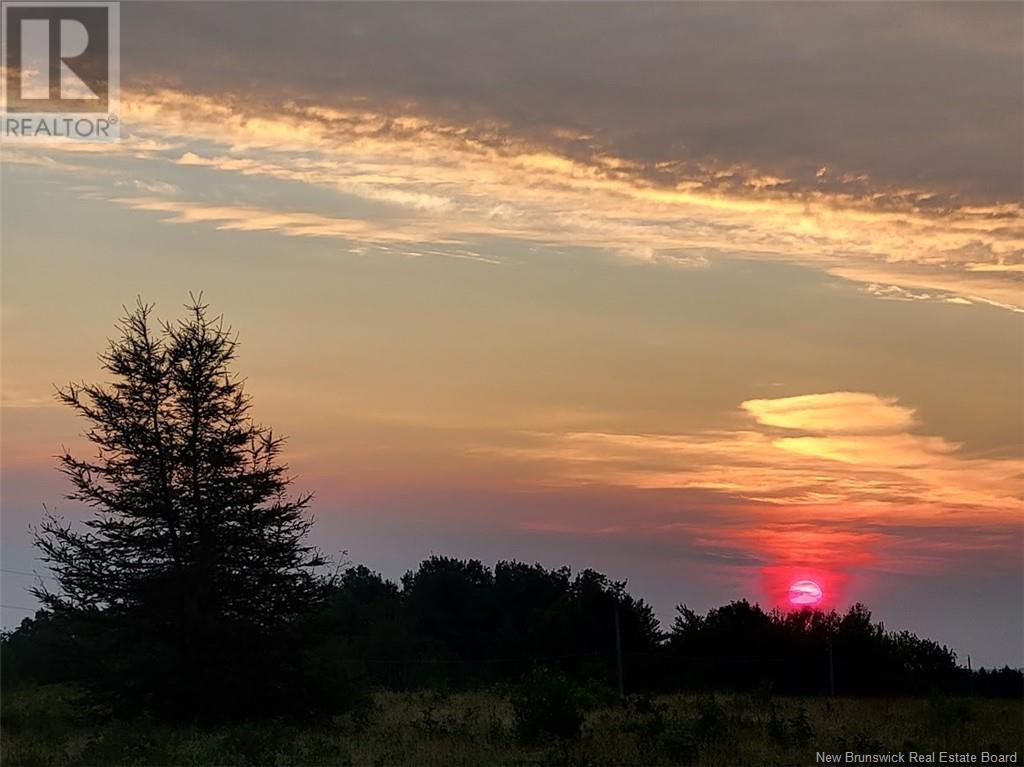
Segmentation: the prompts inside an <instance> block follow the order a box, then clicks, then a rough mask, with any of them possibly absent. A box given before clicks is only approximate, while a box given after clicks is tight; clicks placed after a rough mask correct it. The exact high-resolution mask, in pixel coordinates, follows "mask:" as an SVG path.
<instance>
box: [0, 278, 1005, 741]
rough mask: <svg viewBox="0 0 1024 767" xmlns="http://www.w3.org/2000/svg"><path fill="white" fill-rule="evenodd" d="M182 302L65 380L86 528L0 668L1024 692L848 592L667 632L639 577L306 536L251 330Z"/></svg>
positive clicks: (101, 683)
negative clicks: (379, 549) (837, 600)
mask: <svg viewBox="0 0 1024 767" xmlns="http://www.w3.org/2000/svg"><path fill="white" fill-rule="evenodd" d="M187 309H188V311H187V314H186V316H185V318H184V319H182V320H180V321H177V322H174V323H160V322H156V321H155V320H154V318H153V315H152V307H151V306H148V305H144V304H142V303H141V302H140V303H139V304H138V305H137V306H136V307H135V308H134V309H132V310H128V311H126V315H125V317H124V318H123V319H122V320H121V321H120V323H119V325H118V336H117V337H116V338H115V339H114V340H113V341H111V343H110V346H109V348H108V349H107V351H106V352H104V353H103V354H102V355H101V358H100V359H101V363H102V366H103V368H104V370H105V371H106V373H107V374H108V375H109V376H110V377H111V379H112V381H111V383H109V384H105V385H89V384H72V385H70V386H68V387H65V388H64V389H61V390H60V391H59V394H58V397H59V399H60V400H61V401H62V402H63V403H65V404H66V405H68V406H69V407H71V408H73V409H74V410H75V411H76V412H77V413H78V414H79V415H81V416H82V417H83V418H84V419H85V420H86V421H87V423H88V429H87V431H86V436H87V437H88V439H89V440H90V441H91V442H92V443H93V445H94V446H95V448H96V454H95V456H94V457H92V458H90V459H82V458H79V457H75V456H73V455H71V454H70V453H65V454H64V455H62V456H61V457H60V469H61V471H62V472H63V473H64V474H65V476H66V477H67V478H68V479H69V481H70V483H71V486H72V490H71V492H70V493H69V496H68V497H69V498H71V499H73V500H75V501H77V502H80V503H82V504H85V505H86V506H88V507H90V508H91V509H92V512H93V513H92V516H91V517H90V518H89V519H87V520H86V521H85V522H84V528H83V527H79V526H75V525H72V524H69V523H67V522H65V521H64V520H62V519H60V518H58V517H56V516H53V515H50V514H48V515H47V516H45V517H44V519H43V520H42V522H41V523H40V525H39V526H38V528H37V529H36V530H35V541H36V545H37V547H38V549H39V552H40V558H41V559H42V561H43V562H44V563H46V565H47V566H48V567H49V568H50V570H51V572H52V574H53V578H54V579H55V581H56V583H57V584H58V588H57V589H55V590H52V591H51V590H50V589H48V588H46V587H44V586H42V585H41V586H39V587H37V588H36V589H34V593H35V595H36V596H37V598H38V599H39V600H40V601H41V603H42V604H43V609H41V610H40V611H39V612H37V613H36V614H35V616H34V617H32V618H27V619H25V620H24V621H23V622H22V624H21V625H20V626H19V627H18V628H17V629H16V630H14V631H13V632H8V633H5V634H4V635H3V638H2V647H0V652H2V662H3V669H2V679H3V684H4V686H5V687H11V686H17V685H24V684H46V683H53V682H70V683H74V684H76V685H77V686H79V687H80V688H81V689H83V690H84V691H86V693H87V695H88V696H90V698H91V700H92V701H93V702H94V703H95V704H96V705H98V706H101V707H104V708H105V709H108V710H111V711H113V712H115V713H116V714H118V715H121V716H134V715H138V714H142V713H146V714H149V715H152V716H155V717H158V718H164V719H168V720H204V721H213V720H232V719H240V718H253V717H265V716H277V715H285V716H297V717H308V716H316V715H326V714H331V713H337V712H341V711H346V710H353V709H356V708H358V707H359V706H360V705H362V703H363V702H364V701H365V700H366V698H367V695H368V691H369V690H371V689H373V688H375V687H376V688H380V687H384V688H390V689H396V690H408V689H424V688H426V689H444V690H452V689H468V688H474V687H479V686H489V685H495V684H514V683H518V682H520V681H521V680H523V679H531V678H533V679H536V678H537V676H538V674H539V675H540V676H541V677H544V676H547V677H548V678H549V679H557V680H562V681H563V682H564V683H565V684H571V685H576V686H580V687H591V688H599V689H603V690H611V691H613V692H614V691H616V690H618V692H619V693H620V694H621V693H623V692H630V693H634V692H641V691H642V692H652V693H653V692H668V691H679V690H769V691H774V692H778V693H786V694H789V693H792V694H797V693H799V694H829V693H833V694H839V695H925V694H932V693H937V692H941V693H948V694H969V693H974V694H978V695H998V696H1016V697H1018V698H1019V697H1020V696H1021V695H1022V694H1024V682H1022V675H1021V672H1020V670H1016V669H1010V668H1004V669H1002V670H996V671H989V670H974V671H971V670H968V669H966V668H964V667H962V666H960V665H959V664H958V661H957V657H956V655H955V654H954V653H953V652H952V651H951V650H950V649H949V648H947V647H945V646H943V645H941V644H939V643H938V642H935V641H932V640H930V639H922V638H919V637H917V636H915V635H913V634H911V633H909V632H905V631H904V632H892V631H888V630H886V628H885V627H884V626H883V625H882V624H880V623H877V622H875V621H873V619H872V616H871V613H870V611H869V610H868V609H867V608H866V607H865V606H864V605H861V604H856V605H853V606H852V607H850V608H849V610H848V611H846V612H845V613H838V612H835V611H830V612H825V611H821V610H815V609H802V610H793V611H778V610H769V611H766V610H764V609H762V608H761V607H760V606H758V605H756V604H754V605H752V604H750V603H748V602H747V601H738V602H732V603H730V604H728V605H725V606H722V607H718V608H715V609H711V610H709V611H708V612H707V613H705V614H698V613H696V612H695V611H693V610H691V609H689V608H687V607H686V606H680V607H679V608H678V610H677V617H676V619H675V621H674V623H673V624H672V625H671V626H670V627H669V628H668V629H667V630H666V629H664V628H663V627H662V626H661V625H660V624H659V622H658V620H657V618H656V616H655V613H654V611H653V609H652V607H651V606H650V605H649V604H648V603H647V602H646V601H644V600H643V599H642V598H639V597H636V596H633V595H631V594H630V593H629V592H628V590H627V587H626V583H625V582H621V581H614V580H611V579H609V578H608V577H607V576H605V575H603V574H601V573H599V572H597V571H594V570H590V569H585V570H581V571H579V572H576V573H573V572H572V571H571V570H570V569H569V568H568V567H560V568H555V569H548V568H545V567H543V566H541V565H540V564H527V563H523V562H516V561H500V562H498V563H497V564H496V565H495V566H494V567H493V568H491V567H489V566H487V565H485V564H484V563H482V562H480V561H478V560H475V559H458V558H452V557H444V556H432V557H430V558H429V559H426V560H424V561H423V562H421V563H420V565H419V566H418V567H417V568H416V569H415V570H411V571H409V572H408V573H406V574H405V575H404V576H403V577H402V578H401V581H400V583H395V582H392V581H389V580H387V579H385V578H383V577H382V576H381V575H379V574H377V573H375V572H372V571H371V570H369V569H368V568H366V567H364V566H350V567H345V568H342V567H338V566H336V565H335V566H332V565H331V563H330V562H328V560H327V559H326V558H325V557H323V556H322V555H321V553H320V552H319V551H317V550H316V549H315V548H314V547H312V546H311V545H310V544H309V543H308V533H309V530H310V527H311V525H312V520H311V518H310V517H309V516H308V515H307V513H306V511H307V507H308V506H309V503H310V500H311V497H310V496H308V495H298V496H293V495H289V489H290V484H291V479H290V476H289V474H288V467H287V466H286V465H285V464H284V463H283V462H282V461H281V458H280V453H281V449H282V446H283V443H282V440H281V439H280V438H279V437H277V436H275V435H274V433H273V432H272V431H271V430H270V429H268V428H265V427H262V426H259V425H257V424H256V423H255V422H254V421H253V420H252V418H251V415H250V409H251V402H250V400H249V398H248V396H247V395H246V393H245V390H244V382H243V381H242V380H241V379H240V378H238V377H237V376H236V375H235V374H234V373H233V372H232V369H231V367H232V363H233V361H234V359H235V353H236V348H237V339H236V336H235V335H234V333H233V332H232V331H231V329H230V328H228V327H226V326H225V325H224V323H223V321H222V320H221V319H220V318H211V317H210V316H209V314H208V308H207V306H206V305H204V304H203V303H202V301H201V298H200V299H194V300H193V301H192V302H191V304H189V305H188V307H187Z"/></svg>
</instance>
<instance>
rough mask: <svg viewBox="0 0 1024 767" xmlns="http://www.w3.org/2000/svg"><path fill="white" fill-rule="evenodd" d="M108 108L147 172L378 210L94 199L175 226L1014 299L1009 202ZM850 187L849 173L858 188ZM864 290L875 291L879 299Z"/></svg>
mask: <svg viewBox="0 0 1024 767" xmlns="http://www.w3.org/2000/svg"><path fill="white" fill-rule="evenodd" d="M122 102H123V111H124V125H125V127H126V129H129V130H130V132H131V135H132V136H133V137H134V138H133V139H130V140H129V141H128V142H126V143H125V144H124V146H123V147H121V148H120V149H118V150H117V151H123V152H125V153H131V156H133V157H135V158H141V159H148V160H150V161H152V163H151V164H156V165H158V166H159V165H160V164H164V165H167V164H168V163H173V164H175V165H177V167H178V168H202V169H204V170H206V171H207V172H208V171H215V172H218V173H223V174H239V175H243V176H248V177H261V178H266V179H275V180H279V181H290V182H295V183H300V184H303V185H308V186H311V187H316V188H320V189H327V190H336V191H340V192H344V193H346V194H350V195H355V196H358V197H362V198H365V199H366V200H370V201H374V202H377V203H381V204H384V205H387V206H392V208H393V211H394V212H393V215H391V216H388V217H384V218H383V219H382V220H380V221H373V222H363V224H361V225H358V224H356V223H355V222H353V221H351V220H349V219H344V218H341V217H337V216H331V215H326V216H325V215H321V214H316V213H313V212H309V211H288V210H283V209H282V210H272V209H268V208H267V207H266V206H265V205H256V204H253V203H251V202H248V201H245V200H239V201H236V202H232V203H230V204H225V203H224V202H223V201H218V202H216V203H213V202H208V201H205V200H203V199H201V198H198V197H197V198H193V199H187V198H184V197H181V196H178V197H176V198H174V199H170V198H168V199H162V200H161V199H158V198H155V197H153V196H152V195H150V196H147V197H143V198H130V197H126V196H124V195H123V194H118V195H110V198H111V199H113V200H114V201H115V202H117V203H119V204H122V205H126V206H128V207H132V208H136V209H141V210H150V211H158V212H167V213H171V214H172V215H171V216H170V217H169V218H168V219H167V220H169V221H173V222H176V223H182V222H190V223H200V222H213V223H216V224H217V225H218V226H219V227H220V228H223V229H255V230H259V231H275V232H279V233H281V234H285V235H290V236H308V237H337V238H341V239H345V240H348V241H352V242H355V243H359V242H364V243H372V244H380V245H388V244H396V245H401V244H407V243H409V242H411V241H420V242H424V243H426V242H433V243H442V244H451V245H452V246H457V247H466V246H467V245H468V244H469V243H471V242H472V241H473V240H474V239H475V238H479V237H481V236H498V237H510V238H516V239H521V240H527V241H534V242H543V243H553V244H556V245H572V246H581V247H592V248H595V249H602V250H610V251H613V252H615V253H617V254H619V255H621V256H623V257H624V258H626V259H629V260H633V261H635V260H637V259H640V260H645V261H650V262H658V263H666V264H681V265H690V266H692V265H701V264H703V263H706V258H707V257H708V256H709V255H713V254H715V253H722V254H729V255H733V256H739V257H747V258H764V259H770V260H777V261H786V262H791V263H797V264H801V265H806V266H812V267H815V268H819V269H822V270H824V271H827V272H829V273H832V274H835V275H837V276H842V277H844V278H846V279H851V280H855V281H858V282H863V283H865V284H866V285H867V286H868V287H867V289H868V290H870V291H871V292H872V293H873V294H876V295H879V296H880V297H883V298H891V297H893V296H894V295H897V291H900V290H902V291H904V293H901V294H899V295H913V296H914V297H915V298H916V299H921V298H922V297H926V298H927V299H928V300H939V301H945V300H949V299H950V298H953V299H955V300H957V301H959V302H968V303H970V302H976V301H980V302H985V303H990V304H995V305H999V306H1003V307H1007V308H1014V309H1016V308H1019V307H1020V305H1021V302H1020V282H1019V277H1020V274H1019V269H1018V267H1019V266H1020V264H1021V262H1022V260H1024V255H1022V254H1024V235H1022V219H1024V215H1022V211H1021V206H1020V205H1019V204H1018V203H1016V202H1014V203H1006V204H998V205H991V206H987V207H978V206H974V207H971V206H959V207H957V206H956V205H954V204H951V205H949V206H946V207H936V206H929V205H927V204H926V203H927V202H928V201H929V200H931V198H932V197H933V195H932V193H930V192H929V191H928V190H901V189H881V188H876V189H872V190H870V193H865V192H863V191H853V188H852V187H851V190H850V191H842V187H840V190H839V191H836V190H830V191H823V190H822V189H817V188H813V187H811V188H804V189H800V188H796V187H795V186H794V185H793V184H791V183H790V182H789V180H787V179H779V178H775V177H772V176H770V175H766V174H763V173H759V172H758V171H757V169H754V168H747V167H742V166H736V165H734V164H732V165H730V164H728V163H724V164H723V163H722V162H720V161H717V160H714V159H713V158H709V159H708V160H707V162H706V163H705V164H703V165H702V164H698V165H697V166H696V167H698V168H699V169H700V170H699V171H691V172H690V175H682V176H678V177H677V178H675V179H674V180H673V181H672V183H671V184H667V185H666V184H660V185H659V184H654V183H652V182H651V181H649V180H647V178H646V177H645V176H644V175H643V173H642V172H641V171H643V168H641V167H639V166H638V165H636V164H635V163H632V162H629V161H627V160H624V159H621V158H617V157H614V156H612V155H609V154H608V153H606V152H603V151H601V150H599V149H595V150H594V153H593V155H592V156H591V157H590V158H589V159H576V158H569V157H567V156H563V155H561V154H559V153H558V152H557V151H556V150H553V149H549V148H544V147H539V146H535V145H532V144H529V143H526V142H523V141H521V140H518V139H517V138H516V137H515V136H514V135H507V134H506V133H504V132H503V129H502V127H501V126H497V125H493V124H486V125H484V124H478V125H460V124H455V123H446V122H442V121H438V120H429V119H426V118H424V117H421V116H418V115H408V114H407V115H401V114H399V115H394V114H388V113H385V112H378V111H374V110H373V109H370V108H367V107H365V106H361V107H359V108H355V109H350V110H344V109H337V108H325V107H317V106H308V105H307V106H299V105H297V104H293V103H288V104H284V105H280V104H278V105H271V106H262V105H259V104H243V103H240V102H237V101H234V100H232V99H230V98H225V99H222V100H214V99H212V98H207V97H198V96H193V95H190V94H187V93H182V92H178V91H173V90H159V91H154V92H149V91H147V92H131V91H129V92H126V93H124V94H123V97H122ZM167 147H176V149H174V150H169V149H166V148H167ZM55 151H58V150H57V149H56V148H54V147H47V148H42V149H36V148H29V149H27V150H19V153H18V154H17V155H15V156H14V158H13V160H12V161H14V162H33V161H36V162H38V155H39V154H40V153H42V154H44V155H45V154H46V153H47V152H49V153H53V152H55ZM156 170H157V171H158V170H159V168H157V169H156ZM862 184H863V179H861V178H860V177H858V179H857V185H858V186H857V188H858V189H860V188H861V185H862ZM880 285H881V286H890V288H882V289H881V292H879V291H880V289H879V287H878V286H880ZM911 289H915V290H917V292H914V291H913V290H911ZM922 291H925V292H922Z"/></svg>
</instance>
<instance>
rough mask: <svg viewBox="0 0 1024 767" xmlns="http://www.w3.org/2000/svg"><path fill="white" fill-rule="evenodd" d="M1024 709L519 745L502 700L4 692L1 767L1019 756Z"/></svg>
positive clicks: (670, 730)
mask: <svg viewBox="0 0 1024 767" xmlns="http://www.w3.org/2000/svg"><path fill="white" fill-rule="evenodd" d="M1022 741H1024V703H1022V702H1021V701H1014V700H992V699H963V698H959V699H950V698H935V699H844V698H838V699H834V700H829V699H826V698H781V697H779V698H771V697H768V696H765V695H733V694H729V695H725V694H720V695H715V696H699V695H668V696H661V697H656V698H641V699H633V700H632V701H631V702H630V703H628V704H627V705H625V706H623V705H620V704H618V703H616V702H613V701H608V700H604V701H601V702H597V701H595V702H594V703H593V704H592V705H591V706H589V707H588V710H587V712H586V717H585V721H584V724H583V727H582V731H581V733H580V737H579V738H578V739H570V740H558V739H555V738H551V739H547V740H546V741H542V742H540V743H537V744H532V745H527V744H523V743H522V742H521V740H520V738H518V737H517V730H516V722H515V717H514V715H513V710H512V707H511V706H510V704H509V700H508V696H507V695H505V694H503V693H501V692H499V691H492V692H467V693H455V694H451V695H445V694H439V693H428V692H424V693H418V692H417V693H413V692H406V693H394V692H380V693H377V694H376V696H375V698H374V705H373V706H372V707H371V708H370V710H369V712H368V713H364V714H363V715H360V716H355V717H353V716H351V715H346V716H344V717H338V718H335V719H334V720H332V721H330V722H327V723H323V724H318V725H306V726H303V725H299V724H294V723H283V722H281V723H273V722H271V723H259V724H237V725H231V726H221V727H217V728H213V729H206V730H203V729H199V728H196V727H173V726H169V725H163V724H158V723H153V722H146V721H133V722H116V721H114V722H102V723H97V722H95V721H90V720H89V717H88V716H87V715H85V714H84V713H83V710H82V707H81V706H79V705H77V698H76V693H75V691H74V690H73V689H72V688H69V687H61V686H52V687H38V688H27V689H18V690H12V691H8V692H6V693H5V694H4V696H3V701H2V741H0V749H2V756H0V759H2V763H3V764H4V765H26V766H28V765H382V766H384V765H416V766H420V765H424V766H426V765H438V766H441V765H444V766H445V767H449V766H451V765H549V764H550V765H644V766H645V767H646V766H647V765H688V764H693V765H758V766H763V765H789V764H792V765H802V764H807V765H811V764H814V763H815V751H829V752H845V751H855V752H858V753H884V752H888V751H908V750H916V751H942V750H945V751H958V752H974V753H980V752H981V751H983V750H987V751H991V752H1013V751H1017V752H1018V756H1017V762H1018V763H1019V762H1020V759H1021V755H1020V752H1021V750H1022V748H1024V742H1022Z"/></svg>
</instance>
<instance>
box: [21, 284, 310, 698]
mask: <svg viewBox="0 0 1024 767" xmlns="http://www.w3.org/2000/svg"><path fill="white" fill-rule="evenodd" d="M187 308H188V315H187V317H186V319H184V320H181V321H179V322H176V323H154V321H153V320H152V307H151V306H146V305H143V304H142V303H141V302H139V303H138V305H137V306H136V308H135V309H134V310H131V311H127V310H126V316H125V317H124V318H123V319H122V320H121V321H120V323H119V324H118V331H119V334H118V337H117V338H116V339H114V340H112V341H111V342H110V344H109V348H108V350H107V351H106V352H105V353H104V354H102V355H101V356H100V360H101V363H102V366H103V368H104V370H106V371H107V372H108V373H109V374H110V375H111V376H112V377H113V382H112V383H111V384H108V385H90V384H72V385H69V386H68V387H66V388H64V389H61V390H59V392H58V397H59V399H60V400H61V401H62V402H63V403H65V404H67V405H68V406H70V407H71V408H73V409H74V410H75V411H76V412H77V413H78V414H79V415H81V416H82V417H84V418H85V419H86V421H87V422H88V424H89V426H88V429H87V431H86V432H85V436H86V437H87V438H88V439H89V440H90V441H91V442H92V443H93V444H94V445H95V446H96V448H97V452H96V454H95V456H94V457H92V458H79V457H75V456H73V455H71V454H70V453H69V452H65V454H64V455H62V456H61V457H60V467H61V470H62V472H63V473H64V474H65V475H66V476H67V477H68V479H69V480H70V481H71V484H72V486H73V490H72V492H71V493H70V494H69V495H68V498H69V499H72V500H75V501H79V502H82V503H84V504H86V505H88V506H90V507H92V509H93V510H94V514H93V516H92V517H91V518H90V519H88V520H87V521H86V522H85V523H84V524H85V526H86V528H87V529H86V530H85V531H80V530H76V529H74V528H73V527H72V526H71V525H69V524H65V523H64V522H63V521H62V520H60V519H59V518H56V517H54V516H52V515H48V516H46V517H45V518H44V520H43V522H42V524H41V525H40V528H39V529H38V530H37V531H36V535H35V538H36V545H37V546H38V548H39V550H40V551H41V553H42V558H43V560H44V561H46V562H47V563H48V564H49V565H50V568H51V569H52V570H53V572H54V575H55V578H56V580H57V582H58V583H59V585H60V589H59V590H58V591H57V592H56V593H54V592H51V591H49V590H46V589H45V588H40V589H37V590H36V595H37V597H38V598H39V599H40V600H41V601H42V602H43V603H44V604H45V605H46V606H47V607H49V608H50V609H51V610H53V611H54V612H55V613H56V614H58V615H60V614H63V615H65V616H68V617H69V619H71V620H73V621H74V622H75V623H74V625H75V626H76V627H77V628H76V629H75V630H74V631H73V632H70V633H71V634H73V639H74V642H75V647H76V648H77V650H78V653H77V657H78V658H79V662H80V668H81V676H82V679H83V681H84V682H86V683H87V684H88V686H89V687H90V688H91V689H92V690H93V691H94V692H97V693H100V694H102V695H103V698H104V700H106V701H107V702H109V703H113V704H120V705H122V706H124V707H126V708H129V709H131V710H138V709H139V708H140V707H141V708H144V709H148V710H152V711H155V712H159V713H164V714H170V715H175V716H194V715H198V716H200V717H217V716H232V715H237V714H238V713H240V712H241V713H246V714H262V713H270V712H273V711H279V710H280V709H282V708H285V709H295V708H296V704H297V702H298V698H297V697H296V693H295V691H294V689H293V688H294V686H295V685H296V684H297V683H301V678H302V677H301V674H300V673H299V672H298V670H297V669H298V664H299V663H300V661H301V657H300V656H301V653H300V652H299V650H300V648H299V647H298V646H297V645H296V644H295V642H296V640H297V637H298V636H299V634H300V632H299V626H300V623H301V621H302V619H303V618H304V617H305V616H306V615H308V614H309V612H310V610H311V609H314V608H316V607H317V605H318V604H319V603H320V602H321V601H322V598H323V594H324V589H325V586H326V585H327V584H326V582H325V579H324V578H322V577H320V576H319V575H318V574H317V571H318V568H320V567H321V566H322V565H324V564H325V562H324V559H323V558H322V557H321V555H320V554H319V552H318V551H317V550H316V549H314V548H313V547H311V546H310V545H308V544H307V543H306V542H305V538H306V534H307V533H308V532H309V530H310V527H311V525H312V520H311V519H310V518H309V517H308V516H307V515H306V513H305V511H306V508H307V506H308V504H309V502H310V496H309V495H300V496H298V497H289V496H288V494H287V491H288V488H289V485H290V483H291V478H290V477H289V476H288V474H287V466H286V465H285V464H283V463H282V462H281V461H280V452H281V447H282V440H281V438H280V437H277V436H275V435H274V433H273V432H272V431H271V430H270V429H268V428H265V427H262V426H259V425H257V424H255V423H254V422H253V421H252V419H251V417H250V398H249V397H248V395H247V394H246V393H245V391H244V382H243V380H242V379H240V378H239V377H237V375H235V374H233V373H232V372H231V364H232V362H233V361H234V359H235V354H236V350H237V337H236V336H235V335H234V334H233V333H232V331H231V329H230V328H227V327H225V325H224V324H223V321H222V319H221V318H219V317H218V318H215V319H210V318H209V317H208V315H207V306H205V305H204V304H202V303H201V299H199V300H196V299H193V301H192V303H191V305H189V306H188V307H187Z"/></svg>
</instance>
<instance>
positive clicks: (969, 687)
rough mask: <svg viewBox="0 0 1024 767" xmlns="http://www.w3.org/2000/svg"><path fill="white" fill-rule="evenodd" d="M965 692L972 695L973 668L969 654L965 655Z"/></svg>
mask: <svg viewBox="0 0 1024 767" xmlns="http://www.w3.org/2000/svg"><path fill="white" fill-rule="evenodd" d="M967 692H968V694H969V695H970V696H971V697H972V698H973V697H974V669H973V668H971V656H970V655H968V656H967Z"/></svg>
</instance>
